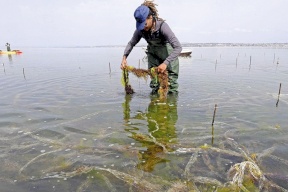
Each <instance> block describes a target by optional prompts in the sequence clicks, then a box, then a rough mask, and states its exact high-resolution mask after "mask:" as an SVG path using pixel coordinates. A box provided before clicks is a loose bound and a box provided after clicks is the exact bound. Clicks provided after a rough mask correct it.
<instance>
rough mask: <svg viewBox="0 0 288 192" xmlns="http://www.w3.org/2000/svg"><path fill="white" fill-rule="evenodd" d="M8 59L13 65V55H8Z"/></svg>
mask: <svg viewBox="0 0 288 192" xmlns="http://www.w3.org/2000/svg"><path fill="white" fill-rule="evenodd" d="M8 59H9V62H10V64H11V63H13V60H12V55H11V54H8Z"/></svg>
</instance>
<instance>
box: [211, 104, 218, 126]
mask: <svg viewBox="0 0 288 192" xmlns="http://www.w3.org/2000/svg"><path fill="white" fill-rule="evenodd" d="M216 109H217V104H215V107H214V114H213V120H212V126H213V125H214V120H215V115H216Z"/></svg>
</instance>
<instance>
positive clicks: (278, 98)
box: [276, 83, 281, 107]
mask: <svg viewBox="0 0 288 192" xmlns="http://www.w3.org/2000/svg"><path fill="white" fill-rule="evenodd" d="M280 93H281V83H280V86H279V92H278V99H277V103H276V107H278V103H279V98H280Z"/></svg>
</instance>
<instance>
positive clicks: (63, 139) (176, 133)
mask: <svg viewBox="0 0 288 192" xmlns="http://www.w3.org/2000/svg"><path fill="white" fill-rule="evenodd" d="M191 49H192V50H193V52H192V57H186V58H179V60H180V76H179V80H178V82H179V94H178V95H167V97H166V98H165V99H164V100H163V99H159V96H157V95H150V92H151V90H150V88H149V80H150V78H149V77H148V78H147V79H143V78H138V77H136V76H135V75H133V74H132V73H129V83H130V84H131V86H132V87H133V90H134V91H135V93H134V94H132V95H129V94H128V95H126V94H125V88H124V87H123V86H122V84H121V78H122V71H121V70H120V67H119V65H120V61H121V56H122V54H123V47H102V48H41V49H34V48H26V49H25V48H23V49H21V50H23V54H22V55H13V56H12V57H8V56H7V55H3V56H0V63H1V67H2V69H0V92H1V94H0V106H1V110H0V117H1V118H0V152H1V153H0V160H1V164H0V191H21V192H23V191H24V192H25V191H27V192H28V191H62V192H64V191H67V192H68V191H169V192H172V191H219V192H220V191H286V190H288V185H287V178H288V177H287V175H288V161H287V159H288V156H287V154H288V153H287V142H286V141H287V128H288V127H287V124H288V122H287V119H288V118H287V108H288V85H287V84H286V82H287V79H288V55H287V49H282V48H273V47H271V48H269V47H252V46H251V47H191ZM109 63H110V69H109ZM128 65H129V66H133V67H135V69H138V68H141V69H147V60H146V58H145V53H144V51H143V50H142V48H140V47H138V48H135V50H134V52H133V53H131V55H130V56H129V59H128ZM280 83H281V90H280V89H279V85H280ZM279 93H280V94H279ZM278 99H279V102H278V105H277V106H276V102H277V100H278ZM215 104H217V110H216V113H215V121H214V125H213V126H212V125H211V124H212V119H213V112H214V107H215Z"/></svg>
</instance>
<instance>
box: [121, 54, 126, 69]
mask: <svg viewBox="0 0 288 192" xmlns="http://www.w3.org/2000/svg"><path fill="white" fill-rule="evenodd" d="M126 67H127V60H126V56H123V59H122V62H121V66H120V68H121V69H122V70H123V69H125V68H126Z"/></svg>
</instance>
